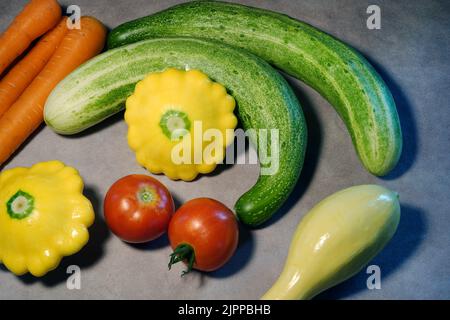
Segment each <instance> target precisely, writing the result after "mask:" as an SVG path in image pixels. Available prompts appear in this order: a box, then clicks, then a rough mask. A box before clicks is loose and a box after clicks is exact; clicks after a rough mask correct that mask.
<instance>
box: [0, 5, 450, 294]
mask: <svg viewBox="0 0 450 320" xmlns="http://www.w3.org/2000/svg"><path fill="white" fill-rule="evenodd" d="M178 2H180V1H173V0H171V1H152V0H135V1H119V0H116V1H106V0H96V1H92V0H74V1H67V0H64V1H60V3H61V4H63V5H65V6H67V5H69V4H74V3H75V4H78V5H79V6H80V7H81V10H82V14H84V15H93V16H95V17H97V18H99V19H100V20H101V21H103V22H104V23H105V24H106V25H107V26H108V27H114V26H116V25H118V24H120V23H122V22H125V21H127V20H130V19H135V18H137V17H140V16H142V15H146V14H150V13H153V12H156V11H158V10H160V9H163V8H166V7H169V6H170V5H173V4H175V3H178ZM240 2H242V3H245V4H249V5H254V6H259V7H264V8H268V9H272V10H275V11H279V12H284V13H287V14H289V15H291V16H293V17H296V18H298V19H301V20H304V21H306V22H309V23H311V24H312V25H314V26H316V27H319V28H321V29H322V30H325V31H327V32H329V33H331V34H333V35H335V36H337V37H338V38H340V39H342V40H344V41H346V42H347V43H349V44H351V45H353V46H354V47H355V48H357V49H359V50H360V51H361V52H362V53H363V54H365V55H366V56H367V57H368V58H369V60H370V61H371V62H372V63H373V64H374V66H375V67H376V68H377V70H378V71H379V72H380V73H381V75H382V76H383V78H384V79H385V80H386V82H387V83H388V85H389V87H390V88H391V90H392V93H393V95H394V98H395V100H396V102H397V107H398V111H399V114H400V119H401V123H402V128H403V134H404V151H403V155H402V158H401V161H400V164H399V165H398V167H397V168H396V169H395V170H394V171H393V172H392V173H391V174H390V175H389V176H388V177H385V178H382V179H379V178H376V177H373V176H371V175H370V174H368V173H367V172H366V171H365V170H364V169H363V168H362V167H361V165H360V163H359V161H358V159H357V156H356V154H355V152H354V150H353V147H352V145H351V141H350V138H349V136H348V134H347V132H346V129H345V127H344V125H343V124H342V122H341V120H340V119H339V118H338V116H337V114H336V113H335V112H334V111H333V110H332V108H331V107H330V106H329V104H328V103H327V102H326V101H325V100H324V99H323V98H321V97H320V96H319V95H318V94H317V93H315V92H314V91H313V90H311V89H310V88H308V87H306V86H305V85H303V84H301V83H299V82H297V81H294V80H291V82H292V84H293V86H294V87H295V89H296V92H297V93H298V96H299V98H300V101H301V103H302V105H303V107H304V111H305V113H306V116H307V121H308V126H309V146H308V152H307V158H306V164H305V167H304V169H303V173H302V176H301V179H300V182H299V183H298V185H297V187H296V189H295V191H294V192H293V194H292V196H291V197H290V198H289V201H288V202H287V203H286V205H285V206H284V207H283V209H282V210H280V212H279V213H278V214H277V215H276V216H275V217H274V218H273V219H272V220H271V221H270V222H269V223H267V224H266V225H265V226H264V227H263V228H260V229H258V230H254V231H248V230H245V229H243V230H242V231H241V239H240V245H239V248H238V251H237V253H236V255H235V256H234V257H233V258H232V260H231V261H230V262H229V263H228V264H227V265H226V266H225V267H223V268H222V269H220V270H219V271H217V272H213V273H210V274H200V273H193V274H191V275H189V276H186V277H184V278H183V279H180V277H179V272H180V270H181V266H178V267H175V268H174V270H172V271H170V272H169V271H168V270H167V260H168V255H169V253H170V248H169V246H168V242H167V238H166V237H163V238H161V239H159V240H157V241H155V242H152V243H151V244H147V245H138V246H131V245H127V244H125V243H123V242H121V241H120V240H119V239H117V238H116V237H114V236H113V235H111V234H110V233H109V232H108V230H107V228H106V226H105V224H104V221H103V217H102V215H103V213H102V209H101V207H102V199H103V197H104V195H105V193H106V191H107V189H108V187H109V186H110V185H111V184H112V183H113V182H114V181H115V180H116V179H118V178H120V177H122V176H124V175H127V174H130V173H145V171H144V170H143V169H141V168H140V167H139V166H138V165H137V164H136V162H135V160H134V155H133V153H132V152H131V151H130V150H129V148H128V146H127V142H126V138H125V136H126V130H127V128H126V126H125V124H124V122H123V121H122V119H121V117H122V115H118V116H115V117H113V118H112V119H110V120H108V121H107V122H105V123H103V124H101V125H100V126H97V127H96V128H94V129H92V130H89V131H88V132H86V133H84V134H82V135H78V136H76V137H62V136H58V135H56V134H54V133H53V132H52V131H51V130H49V129H47V128H43V129H40V130H39V132H38V134H36V135H35V136H34V137H33V138H32V139H31V140H30V142H29V143H27V144H26V146H25V147H24V148H22V149H21V150H20V152H19V153H18V154H17V155H16V156H15V157H14V158H13V160H12V161H10V162H9V163H8V164H7V166H6V168H10V167H15V166H29V165H31V164H33V163H35V162H38V161H46V160H51V159H59V160H62V161H64V162H66V163H67V164H68V165H71V166H74V167H76V168H78V169H79V170H80V172H81V174H82V176H83V177H84V179H85V183H86V194H87V196H88V197H89V198H90V199H91V200H92V202H93V203H94V205H95V207H96V209H97V210H96V211H97V216H98V217H97V220H96V222H95V225H94V226H93V227H92V228H91V229H90V231H91V240H90V242H89V244H88V245H87V246H86V247H85V248H84V249H83V250H82V251H81V252H80V253H78V254H76V255H74V256H72V257H68V258H65V259H63V261H62V264H61V265H60V267H59V268H58V269H56V270H55V271H52V272H50V273H49V274H48V275H47V276H45V277H43V278H41V279H36V278H33V277H31V276H29V275H26V276H22V277H16V276H14V275H13V274H11V273H9V272H7V271H6V270H5V269H4V268H3V267H0V299H7V298H26V299H28V298H36V299H42V298H56V299H62V298H63V299H91V298H138V299H164V298H166V299H257V298H259V297H260V296H261V295H262V294H263V293H264V292H265V291H266V290H267V289H268V288H269V287H270V285H271V284H272V282H273V281H274V280H275V279H276V278H277V276H278V274H279V272H280V271H281V268H282V266H283V264H284V259H285V258H286V254H287V249H288V246H289V243H290V241H291V235H292V233H293V231H294V230H295V228H296V226H297V224H298V222H299V221H300V219H301V218H302V216H303V215H304V214H305V213H306V212H307V211H308V210H309V209H310V208H311V207H312V206H313V205H314V204H315V203H316V202H318V201H319V200H321V199H322V198H324V197H325V196H327V195H329V194H331V193H333V192H335V191H338V190H339V189H341V188H345V187H349V186H352V185H357V184H365V183H379V184H383V185H385V186H387V187H389V188H392V189H394V190H396V191H398V192H399V193H400V199H401V203H402V218H401V222H400V226H399V229H398V231H397V233H396V235H395V236H394V238H393V239H392V241H391V242H390V243H389V245H388V246H387V247H386V248H385V250H384V251H383V252H382V253H381V254H380V255H379V256H377V257H376V258H375V259H374V261H373V264H377V265H379V266H380V267H381V271H382V289H381V290H368V289H367V288H366V279H367V275H366V273H365V271H364V270H363V271H362V272H361V273H360V274H358V275H357V276H355V277H354V278H352V279H351V280H349V281H347V282H345V283H343V284H341V285H339V286H337V287H335V288H333V289H331V290H329V291H328V292H326V293H324V294H322V295H320V296H319V297H318V298H319V299H320V298H322V299H330V298H332V299H334V298H340V299H449V298H450V272H449V270H450V257H449V256H450V249H449V244H450V233H449V230H450V212H449V211H448V209H449V200H448V197H449V196H450V194H449V170H450V159H449V150H450V135H449V123H450V111H449V101H450V67H449V64H448V61H449V58H450V39H449V38H450V37H449V32H450V3H449V1H426V0H423V1H407V0H405V1H376V0H371V1H360V0H354V1H350V0H345V1H325V0H322V1H317V0H304V1H287V0H285V1H281V0H278V1H256V0H255V1H250V0H247V1H240ZM24 3H25V1H24V0H20V1H18V0H15V1H6V0H2V1H1V2H0V30H3V29H5V28H6V27H7V25H8V24H9V22H10V21H11V19H12V17H13V16H15V15H16V14H17V13H18V11H19V10H20V8H21V7H22V6H23V5H24ZM370 4H378V5H380V7H381V17H382V29H381V30H368V29H367V28H366V18H367V14H366V8H367V7H368V5H370ZM230 23H232V21H230ZM61 107H63V106H61ZM257 176H258V167H257V166H248V165H247V166H242V165H236V166H227V167H222V168H220V169H219V170H217V171H216V172H215V173H214V174H213V175H210V176H207V177H202V178H200V179H198V180H197V181H196V182H194V183H185V182H173V181H170V180H168V179H166V178H165V177H162V176H161V177H159V179H160V180H161V181H162V182H163V183H165V184H166V185H167V186H168V187H169V189H170V190H171V191H173V194H174V196H175V197H176V200H177V202H178V203H181V202H183V201H185V200H188V199H191V198H195V197H200V196H202V197H205V196H206V197H212V198H216V199H218V200H220V201H222V202H224V203H225V204H227V205H228V206H230V207H232V206H233V204H234V202H235V201H236V200H237V198H238V197H239V195H241V194H242V193H243V192H244V191H246V190H247V189H248V188H249V187H250V186H251V185H252V184H253V183H254V182H255V181H256V179H257ZM71 264H76V265H79V266H80V267H81V269H82V289H81V290H72V291H70V290H68V289H66V278H67V274H66V268H67V266H69V265H71Z"/></svg>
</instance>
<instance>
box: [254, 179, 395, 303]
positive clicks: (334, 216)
mask: <svg viewBox="0 0 450 320" xmlns="http://www.w3.org/2000/svg"><path fill="white" fill-rule="evenodd" d="M399 220H400V204H399V201H398V195H397V194H396V193H395V192H392V191H390V190H388V189H386V188H384V187H381V186H377V185H361V186H355V187H351V188H348V189H344V190H341V191H339V192H337V193H335V194H333V195H331V196H329V197H327V198H325V199H324V200H322V201H321V202H319V203H318V204H317V205H316V206H315V207H314V208H312V209H311V211H310V212H309V213H308V214H307V215H306V216H305V217H304V218H303V220H302V222H301V223H300V224H299V226H298V227H297V230H296V231H295V234H294V237H293V239H292V242H291V247H290V249H289V253H288V257H287V260H286V263H285V266H284V269H283V271H282V273H281V275H280V276H279V278H278V280H277V281H276V282H275V283H274V285H273V286H272V288H270V289H269V291H267V292H266V293H265V294H264V296H263V297H262V299H266V300H297V299H298V300H304V299H311V298H313V297H314V296H316V295H317V294H319V293H320V292H322V291H324V290H326V289H328V288H330V287H332V286H335V285H337V284H338V283H340V282H342V281H344V280H346V279H348V278H350V277H352V276H353V275H355V274H356V273H357V272H358V271H360V270H361V269H362V268H363V267H364V266H365V265H366V264H367V263H369V261H370V260H372V258H373V257H375V255H377V254H378V252H380V251H381V250H382V249H383V247H384V246H385V245H386V244H387V243H388V242H389V240H390V239H391V238H392V236H393V235H394V233H395V231H396V230H397V226H398V223H399Z"/></svg>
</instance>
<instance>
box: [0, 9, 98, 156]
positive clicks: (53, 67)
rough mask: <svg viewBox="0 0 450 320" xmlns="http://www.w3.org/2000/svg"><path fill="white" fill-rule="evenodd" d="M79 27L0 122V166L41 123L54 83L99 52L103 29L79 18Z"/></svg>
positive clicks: (94, 23)
mask: <svg viewBox="0 0 450 320" xmlns="http://www.w3.org/2000/svg"><path fill="white" fill-rule="evenodd" d="M80 23H81V29H72V30H69V31H68V32H67V34H66V35H65V36H64V38H63V40H62V41H61V44H60V46H59V47H58V48H57V49H56V51H55V53H54V54H53V56H52V57H51V58H50V60H49V61H48V63H47V64H46V65H45V67H44V69H42V71H41V72H40V73H39V75H38V76H37V77H36V78H35V79H34V80H33V82H32V83H31V84H30V85H29V86H28V88H27V89H26V90H25V91H24V92H23V93H22V95H21V96H20V98H19V99H18V100H17V101H16V102H15V103H14V104H13V105H12V106H11V107H10V108H9V110H8V111H6V113H5V114H4V115H3V116H2V117H1V118H0V141H1V142H2V143H1V145H0V164H2V163H3V162H5V161H6V160H7V159H8V158H9V157H10V156H11V155H12V153H13V152H14V151H15V150H16V149H17V148H18V147H19V146H20V145H21V144H22V143H23V142H24V141H25V140H26V139H27V138H28V137H29V136H30V134H31V133H32V132H33V131H34V130H36V128H37V127H38V126H39V125H40V124H41V123H42V120H43V110H44V104H45V101H46V100H47V97H48V95H49V94H50V92H51V91H52V90H53V88H54V87H55V86H56V85H57V84H58V82H59V81H61V80H62V79H63V78H64V77H65V76H66V75H68V74H69V73H70V72H71V71H73V70H74V69H75V68H76V67H77V66H79V65H80V64H82V63H83V62H85V61H86V60H88V59H89V58H91V57H93V56H95V55H96V54H98V53H99V52H100V51H101V50H102V48H103V45H104V41H105V37H106V29H105V27H104V26H103V25H102V24H101V22H99V21H98V20H96V19H94V18H92V17H82V18H81V20H80ZM64 106H65V103H62V104H60V105H58V108H61V109H64Z"/></svg>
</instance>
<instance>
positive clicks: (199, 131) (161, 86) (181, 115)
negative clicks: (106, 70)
mask: <svg viewBox="0 0 450 320" xmlns="http://www.w3.org/2000/svg"><path fill="white" fill-rule="evenodd" d="M234 108H235V100H234V99H233V97H231V96H230V95H228V94H227V91H226V89H225V88H224V87H223V86H222V85H220V84H218V83H215V82H213V81H211V80H210V79H209V78H208V76H207V75H205V74H204V73H202V72H200V71H198V70H189V71H183V70H177V69H167V70H165V71H163V72H157V73H152V74H150V75H148V76H147V77H146V78H145V79H144V80H142V81H140V82H138V83H137V85H136V89H135V91H134V94H133V95H131V96H130V97H129V98H128V99H127V102H126V111H125V121H126V123H127V124H128V144H129V146H130V148H131V149H132V150H134V151H135V152H136V159H137V161H138V162H139V164H141V165H142V166H144V167H145V168H147V169H148V170H149V171H150V172H152V173H155V174H158V173H164V174H165V175H166V176H168V177H169V178H170V179H173V180H178V179H182V180H185V181H191V180H193V179H195V177H196V176H197V175H198V174H199V173H209V172H211V171H213V170H214V169H215V168H216V165H217V163H220V162H221V161H222V160H223V159H224V156H225V149H226V147H227V146H228V145H229V144H231V143H232V142H233V139H234V128H235V127H236V125H237V118H236V117H235V116H234V114H233V110H234Z"/></svg>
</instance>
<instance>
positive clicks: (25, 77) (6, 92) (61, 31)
mask: <svg viewBox="0 0 450 320" xmlns="http://www.w3.org/2000/svg"><path fill="white" fill-rule="evenodd" d="M66 23H67V18H63V19H62V20H61V22H60V23H59V24H58V25H57V26H56V27H55V28H53V29H52V30H51V31H49V32H48V33H46V34H45V35H44V36H43V37H42V39H40V40H39V42H38V43H37V44H36V46H35V47H33V49H31V51H30V52H29V53H28V54H27V55H26V56H25V57H24V58H23V59H22V60H20V61H19V62H18V63H17V64H16V65H15V66H14V67H13V68H12V69H11V70H10V71H9V72H8V73H7V74H6V76H5V77H4V78H3V79H2V80H1V81H0V117H1V116H2V115H3V114H4V113H5V112H6V110H8V109H9V107H10V106H11V105H12V104H13V103H14V101H16V100H17V98H18V97H19V96H20V95H21V94H22V92H23V91H24V90H25V89H26V88H27V87H28V85H29V84H30V83H31V81H33V79H34V78H35V77H36V76H37V75H38V73H39V72H40V71H41V70H42V69H43V68H44V67H45V65H46V64H47V62H48V60H49V59H50V58H51V56H52V55H53V53H54V52H55V50H56V48H57V47H58V46H59V44H60V43H61V40H62V39H63V37H64V35H65V34H66V32H67V30H68V29H67V25H66Z"/></svg>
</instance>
